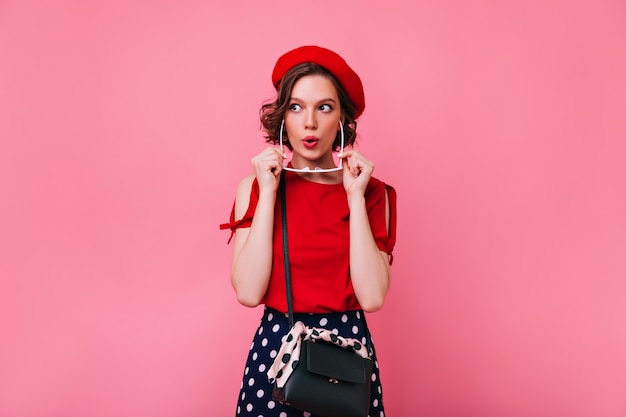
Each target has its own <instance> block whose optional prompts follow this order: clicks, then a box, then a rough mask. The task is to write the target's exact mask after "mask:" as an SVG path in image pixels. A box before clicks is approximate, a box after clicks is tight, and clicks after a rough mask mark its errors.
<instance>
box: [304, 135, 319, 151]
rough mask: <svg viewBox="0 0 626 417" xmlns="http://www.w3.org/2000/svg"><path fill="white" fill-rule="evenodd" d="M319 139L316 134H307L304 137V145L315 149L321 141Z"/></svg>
mask: <svg viewBox="0 0 626 417" xmlns="http://www.w3.org/2000/svg"><path fill="white" fill-rule="evenodd" d="M319 141H320V140H319V139H318V138H317V137H315V136H307V137H305V138H304V139H302V143H303V144H304V147H305V148H307V149H313V148H315V147H316V146H317V144H318V143H319Z"/></svg>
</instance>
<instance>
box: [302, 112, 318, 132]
mask: <svg viewBox="0 0 626 417" xmlns="http://www.w3.org/2000/svg"><path fill="white" fill-rule="evenodd" d="M304 127H305V128H306V129H316V128H317V120H316V119H315V112H312V111H310V112H307V115H306V116H305V119H304Z"/></svg>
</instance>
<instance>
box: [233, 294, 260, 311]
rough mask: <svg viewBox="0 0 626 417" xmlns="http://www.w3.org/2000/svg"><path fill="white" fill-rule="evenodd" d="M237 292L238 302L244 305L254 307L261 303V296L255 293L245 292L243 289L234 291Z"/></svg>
mask: <svg viewBox="0 0 626 417" xmlns="http://www.w3.org/2000/svg"><path fill="white" fill-rule="evenodd" d="M235 292H236V293H237V301H238V302H239V304H241V305H243V306H246V307H256V306H258V305H259V304H261V301H263V297H258V296H256V295H255V294H249V293H245V292H243V291H235Z"/></svg>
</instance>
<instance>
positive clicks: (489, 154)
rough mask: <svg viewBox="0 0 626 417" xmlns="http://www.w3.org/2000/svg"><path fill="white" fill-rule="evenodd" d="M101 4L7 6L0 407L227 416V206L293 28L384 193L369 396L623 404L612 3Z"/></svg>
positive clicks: (485, 406) (620, 174)
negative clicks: (356, 121) (360, 108)
mask: <svg viewBox="0 0 626 417" xmlns="http://www.w3.org/2000/svg"><path fill="white" fill-rule="evenodd" d="M97 3H101V4H96V2H82V1H77V0H74V1H72V0H66V1H54V2H53V1H39V2H30V1H11V0H4V1H3V2H0V137H1V138H2V148H1V149H2V151H1V152H0V199H1V204H0V234H1V236H2V237H1V238H0V239H1V240H0V245H1V247H0V331H1V332H2V339H1V341H0V416H2V417H52V416H63V417H74V416H76V417H79V416H80V417H84V416H90V417H113V416H115V417H120V416H122V417H124V416H151V417H171V416H183V417H196V416H228V415H233V411H234V404H235V397H236V394H237V390H238V388H239V380H240V376H241V371H242V367H243V363H244V360H245V354H246V352H247V349H248V347H249V342H250V338H251V337H252V332H253V331H254V328H255V326H256V323H257V320H258V317H259V315H260V313H261V312H260V309H246V308H244V307H241V306H239V305H238V304H237V303H236V301H235V297H234V294H233V291H232V290H231V288H230V284H229V278H228V271H229V262H230V251H231V247H230V246H227V245H226V240H227V238H228V236H227V233H226V232H221V231H219V230H218V224H219V223H221V222H223V221H225V220H226V218H227V216H228V213H229V210H230V208H231V204H232V199H233V197H234V191H235V186H236V184H237V182H238V180H239V178H240V177H241V176H243V175H245V174H247V173H248V172H249V171H250V168H249V161H250V158H251V157H252V155H254V154H255V153H256V152H257V151H258V150H260V149H262V147H263V146H264V144H263V142H262V140H261V136H260V132H259V130H258V128H259V124H258V121H257V112H258V107H259V105H260V103H261V102H262V101H263V100H265V99H268V98H270V97H271V94H272V90H271V85H270V71H271V69H272V66H273V64H274V61H275V59H276V58H277V57H278V56H279V55H280V54H281V53H282V52H284V51H286V50H287V49H290V48H293V47H296V46H299V45H302V44H309V43H317V44H320V45H323V46H326V47H329V48H331V49H335V50H336V51H338V52H340V53H341V54H343V55H344V56H345V58H346V59H347V60H348V62H350V63H351V64H352V65H353V66H354V68H355V69H357V71H358V72H359V73H360V74H361V76H362V78H363V81H364V84H365V88H366V97H367V101H368V108H367V109H366V111H365V114H364V116H363V118H362V122H361V124H360V129H359V130H360V134H361V141H360V149H361V150H362V151H363V152H364V153H365V154H366V155H368V156H369V157H370V158H371V159H373V160H374V161H375V162H376V163H377V175H378V177H380V178H382V179H384V180H386V181H388V182H390V183H392V184H394V185H395V186H396V188H397V189H398V193H399V197H400V200H399V203H400V206H399V226H400V233H399V235H398V244H397V251H396V253H395V256H396V258H395V259H396V262H395V264H394V266H393V287H392V290H391V292H390V294H389V297H388V302H387V304H386V306H385V308H384V309H383V310H382V311H380V312H379V313H376V314H373V315H370V321H371V327H372V330H373V332H374V333H375V340H376V342H377V345H378V349H379V355H380V362H381V365H382V367H383V368H382V378H383V383H384V386H385V389H386V393H385V394H386V406H387V414H388V415H389V416H395V417H402V416H429V417H459V416H461V417H465V416H468V417H470V416H477V417H478V416H480V417H501V416H507V417H511V416H530V415H532V416H554V417H560V416H567V417H579V416H580V417H582V416H589V417H592V416H593V417H598V416H600V417H613V416H614V417H618V416H620V417H623V416H624V415H626V395H625V392H626V355H625V354H624V352H625V351H626V256H625V253H626V216H625V215H624V213H625V212H626V196H625V193H624V178H626V169H625V168H624V164H623V159H624V154H625V151H626V146H625V138H626V122H625V119H626V111H625V109H626V98H625V95H626V94H625V92H626V76H625V75H624V74H626V47H625V40H626V6H625V5H624V4H625V3H624V2H623V1H620V0H615V1H610V0H604V1H588V2H573V1H547V2H524V1H517V2H484V1H483V2H465V1H442V2H437V1H432V2H430V1H396V0H392V1H386V2H383V3H382V4H384V6H382V5H381V3H380V2H374V1H371V2H363V1H356V0H354V1H341V2H334V1H327V2H325V1H322V2H317V3H302V2H280V1H275V0H273V1H265V2H252V1H250V2H200V1H182V2H174V1H171V2H167V1H156V2H154V1H143V2H142V1H130V2H128V1H109V2H97ZM210 3H215V4H218V3H219V6H217V5H211V4H210ZM242 3H243V4H242ZM246 3H247V4H246ZM368 3H369V4H368ZM377 417H378V416H377Z"/></svg>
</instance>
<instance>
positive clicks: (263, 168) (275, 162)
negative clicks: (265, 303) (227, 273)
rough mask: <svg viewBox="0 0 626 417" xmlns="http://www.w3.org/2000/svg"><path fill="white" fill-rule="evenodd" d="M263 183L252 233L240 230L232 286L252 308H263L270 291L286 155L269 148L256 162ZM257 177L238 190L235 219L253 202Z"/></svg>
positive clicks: (247, 230) (242, 301)
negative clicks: (276, 213)
mask: <svg viewBox="0 0 626 417" xmlns="http://www.w3.org/2000/svg"><path fill="white" fill-rule="evenodd" d="M252 165H253V166H254V168H255V171H256V178H257V181H258V183H259V201H258V203H257V206H256V210H255V213H254V218H253V220H252V225H251V226H250V228H249V229H237V230H236V231H235V240H234V248H233V261H232V268H231V283H232V285H233V288H234V289H235V292H236V293H237V300H238V301H239V302H240V303H241V304H243V305H245V306H248V307H256V306H257V305H259V304H260V303H261V301H262V299H263V296H264V295H265V292H266V291H267V286H268V284H269V279H270V274H271V271H272V255H273V245H272V240H273V231H274V205H275V201H276V189H277V188H278V182H279V178H280V170H281V167H282V155H281V154H280V153H279V152H278V151H277V150H276V149H275V148H267V149H266V150H265V151H263V152H261V153H260V154H259V155H257V156H256V157H254V158H253V159H252ZM254 177H255V176H253V175H251V176H249V177H246V178H244V179H243V180H242V181H241V183H240V184H239V187H238V188H237V197H236V201H235V218H237V219H239V218H241V217H242V216H243V215H244V214H245V212H246V210H247V208H248V204H249V201H250V189H251V187H252V182H253V180H254Z"/></svg>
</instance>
